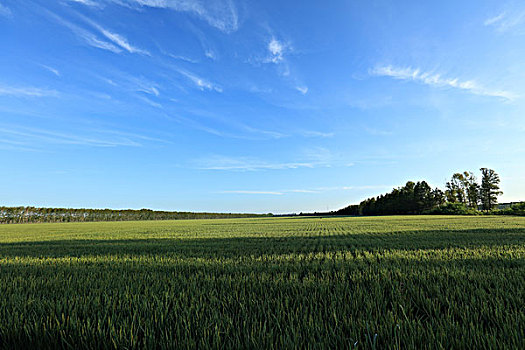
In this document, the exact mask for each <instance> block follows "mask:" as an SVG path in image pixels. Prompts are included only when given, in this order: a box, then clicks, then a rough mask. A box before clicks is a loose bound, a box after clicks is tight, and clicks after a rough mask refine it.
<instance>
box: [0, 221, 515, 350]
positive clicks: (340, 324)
mask: <svg viewBox="0 0 525 350" xmlns="http://www.w3.org/2000/svg"><path fill="white" fill-rule="evenodd" d="M28 344H29V345H31V348H36V347H38V348H74V349H79V348H197V347H198V348H210V347H211V348H220V349H223V348H275V349H283V348H358V349H359V348H365V349H366V348H395V349H397V348H417V349H421V348H438V349H439V348H446V349H449V348H465V349H467V348H468V349H488V348H492V349H501V348H509V349H511V348H512V349H516V348H525V218H522V217H505V216H497V217H496V216H481V217H454V216H411V217H408V216H405V217H402V216H397V217H360V218H357V217H349V218H256V219H220V220H187V221H182V220H181V221H142V222H104V223H70V224H66V223H65V224H27V225H1V226H0V347H2V348H17V347H18V348H24V347H26V345H28Z"/></svg>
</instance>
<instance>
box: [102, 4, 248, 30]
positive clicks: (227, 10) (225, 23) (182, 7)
mask: <svg viewBox="0 0 525 350" xmlns="http://www.w3.org/2000/svg"><path fill="white" fill-rule="evenodd" d="M109 1H111V2H113V3H115V4H119V5H123V6H128V7H131V8H140V7H151V8H162V9H170V10H174V11H179V12H189V13H192V14H193V15H195V16H197V17H199V18H200V19H202V20H204V21H206V22H207V23H208V24H209V25H211V26H212V27H214V28H217V29H219V30H220V31H223V32H225V33H231V32H235V31H236V30H237V29H238V28H239V16H238V13H237V8H236V7H235V5H234V3H233V1H232V0H216V1H206V0H109Z"/></svg>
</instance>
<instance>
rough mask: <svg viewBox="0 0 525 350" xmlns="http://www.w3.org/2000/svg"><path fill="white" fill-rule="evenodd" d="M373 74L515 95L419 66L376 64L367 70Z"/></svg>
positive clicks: (475, 91)
mask: <svg viewBox="0 0 525 350" xmlns="http://www.w3.org/2000/svg"><path fill="white" fill-rule="evenodd" d="M369 73H370V74H371V75H374V76H384V77H390V78H393V79H397V80H405V81H414V82H418V83H421V84H425V85H428V86H433V87H445V88H454V89H458V90H463V91H466V92H469V93H471V94H474V95H481V96H490V97H500V98H503V99H506V100H514V99H515V98H516V95H515V94H513V93H511V92H509V91H505V90H497V89H489V88H486V87H484V86H482V85H479V84H478V83H476V82H475V81H474V80H465V81H461V80H459V78H449V77H444V76H442V75H440V74H437V73H433V72H424V71H421V70H420V69H419V68H412V67H403V68H400V67H394V66H390V65H389V66H377V67H375V68H374V69H371V70H370V71H369Z"/></svg>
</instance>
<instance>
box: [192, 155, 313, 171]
mask: <svg viewBox="0 0 525 350" xmlns="http://www.w3.org/2000/svg"><path fill="white" fill-rule="evenodd" d="M199 163H200V166H198V168H199V169H202V170H232V171H257V170H279V169H298V168H313V167H314V166H315V164H314V163H309V162H289V163H287V162H285V163H269V162H265V161H261V160H258V159H254V158H248V157H246V158H245V157H240V158H230V157H222V156H216V157H212V158H208V159H204V160H202V161H200V162H199Z"/></svg>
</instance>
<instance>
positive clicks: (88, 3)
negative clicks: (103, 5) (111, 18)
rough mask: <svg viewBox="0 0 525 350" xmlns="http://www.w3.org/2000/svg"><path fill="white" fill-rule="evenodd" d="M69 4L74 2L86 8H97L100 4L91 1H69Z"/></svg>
mask: <svg viewBox="0 0 525 350" xmlns="http://www.w3.org/2000/svg"><path fill="white" fill-rule="evenodd" d="M69 1H70V2H76V3H79V4H82V5H86V6H92V7H99V6H100V3H98V2H95V1H92V0H69Z"/></svg>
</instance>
